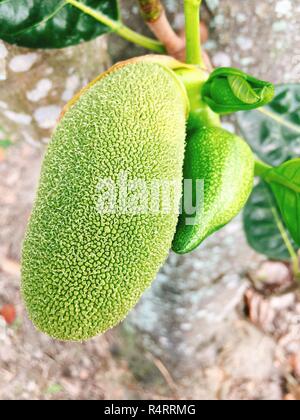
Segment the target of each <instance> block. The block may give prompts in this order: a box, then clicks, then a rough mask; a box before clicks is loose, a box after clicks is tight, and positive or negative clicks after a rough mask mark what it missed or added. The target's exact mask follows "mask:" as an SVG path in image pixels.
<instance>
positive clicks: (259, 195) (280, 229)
mask: <svg viewBox="0 0 300 420" xmlns="http://www.w3.org/2000/svg"><path fill="white" fill-rule="evenodd" d="M243 220H244V229H245V233H246V236H247V240H248V243H249V245H250V246H251V247H252V248H253V249H255V250H256V251H257V252H258V253H260V254H264V255H266V256H267V257H269V258H271V259H274V260H283V261H288V260H290V253H289V251H288V248H287V245H286V242H285V240H284V237H285V235H286V239H287V240H288V241H289V242H290V245H291V246H292V247H293V248H294V249H297V246H296V245H295V244H294V243H293V241H292V239H291V238H290V236H289V234H288V233H287V231H286V229H285V226H284V223H283V221H282V219H281V216H280V213H279V211H278V208H277V206H276V203H275V201H274V197H273V194H272V193H271V191H270V189H269V187H268V186H267V185H266V184H265V183H264V182H262V181H261V182H260V183H259V184H258V185H257V186H256V187H255V188H254V189H253V192H252V194H251V196H250V199H249V201H248V203H247V206H246V207H245V209H244V213H243Z"/></svg>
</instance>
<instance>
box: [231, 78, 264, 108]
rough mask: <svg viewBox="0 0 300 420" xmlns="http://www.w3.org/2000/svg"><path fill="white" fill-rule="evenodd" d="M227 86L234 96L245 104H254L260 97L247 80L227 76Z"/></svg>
mask: <svg viewBox="0 0 300 420" xmlns="http://www.w3.org/2000/svg"><path fill="white" fill-rule="evenodd" d="M228 83H229V86H230V88H231V90H232V92H233V93H234V95H235V96H236V97H237V98H238V99H239V100H240V101H242V102H244V103H246V104H255V103H257V102H258V101H259V99H260V97H259V95H257V94H256V93H255V91H254V90H253V89H252V87H251V86H250V85H249V83H248V82H247V80H245V79H244V78H243V77H240V76H228Z"/></svg>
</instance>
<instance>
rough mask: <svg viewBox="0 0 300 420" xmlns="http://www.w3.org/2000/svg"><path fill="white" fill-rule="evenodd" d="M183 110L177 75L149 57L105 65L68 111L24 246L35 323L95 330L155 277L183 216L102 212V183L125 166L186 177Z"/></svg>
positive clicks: (51, 331)
mask: <svg viewBox="0 0 300 420" xmlns="http://www.w3.org/2000/svg"><path fill="white" fill-rule="evenodd" d="M185 113H186V103H185V100H184V98H183V95H182V90H181V89H180V87H179V85H178V81H177V80H176V79H175V78H174V77H173V76H172V75H171V73H170V72H169V71H166V69H164V68H163V67H162V66H160V65H158V64H154V63H143V62H139V63H133V64H127V65H125V66H124V67H122V68H120V69H117V70H116V71H114V72H112V73H110V74H108V75H107V76H106V77H104V78H103V79H102V80H100V81H99V82H97V83H96V84H95V85H93V86H91V88H90V89H88V90H87V91H85V92H83V93H82V95H81V96H80V97H79V99H78V101H77V102H76V103H75V105H73V106H72V107H71V109H69V110H68V111H67V112H66V114H65V116H64V118H63V119H62V121H61V122H60V123H59V125H58V127H57V129H56V131H55V133H54V136H53V139H52V141H51V143H50V145H49V148H48V151H47V154H46V157H45V160H44V164H43V168H42V174H41V180H40V185H39V190H38V195H37V199H36V202H35V205H34V209H33V213H32V216H31V219H30V223H29V226H28V230H27V234H26V238H25V242H24V246H23V263H22V293H23V296H24V299H25V302H26V306H27V309H28V312H29V316H30V318H31V320H32V321H33V323H34V324H35V326H36V327H37V328H38V329H39V330H41V331H43V332H45V333H47V334H48V335H50V336H51V337H54V338H57V339H61V340H79V341H81V340H86V339H89V338H91V337H93V336H95V335H97V334H99V333H102V332H104V331H106V330H107V329H109V328H111V327H113V326H115V325H116V324H118V323H119V322H120V321H121V320H122V319H123V318H124V317H125V316H126V314H127V313H128V311H130V310H131V309H132V308H133V306H134V305H135V304H136V303H137V301H138V300H139V298H140V296H141V294H142V293H143V291H144V290H145V289H146V288H147V287H148V286H149V285H150V284H151V281H152V280H153V279H154V277H155V275H156V273H157V271H158V269H159V267H160V266H161V264H162V263H163V262H164V260H165V258H166V256H167V254H168V250H169V248H170V246H171V242H172V238H173V236H174V232H175V228H176V223H177V219H178V215H176V213H174V212H170V213H167V214H166V213H164V212H163V211H162V210H161V211H159V212H158V213H157V214H155V213H150V214H149V213H147V214H135V215H134V214H99V212H98V210H97V200H98V192H97V185H98V183H99V180H100V179H107V178H109V179H112V180H114V181H117V179H118V175H119V173H120V172H121V171H127V172H128V181H130V180H133V179H142V180H145V181H146V182H147V185H148V183H151V181H152V180H161V179H163V180H177V181H181V179H182V165H183V159H184V140H185ZM180 184H181V182H179V186H178V191H177V193H178V196H179V198H180V193H181V191H180ZM178 201H179V199H178ZM178 204H179V203H178Z"/></svg>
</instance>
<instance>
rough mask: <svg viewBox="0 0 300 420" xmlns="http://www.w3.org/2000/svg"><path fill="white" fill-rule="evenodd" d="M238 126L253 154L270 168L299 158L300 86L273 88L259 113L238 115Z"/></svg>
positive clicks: (250, 112)
mask: <svg viewBox="0 0 300 420" xmlns="http://www.w3.org/2000/svg"><path fill="white" fill-rule="evenodd" d="M237 121H238V125H239V127H240V129H241V131H242V134H243V137H244V138H245V139H246V140H247V141H248V143H249V144H250V145H251V147H252V149H253V150H254V152H255V153H256V155H257V156H258V157H259V158H260V159H261V160H263V161H264V162H266V163H268V164H269V165H272V166H278V165H280V164H282V163H283V162H285V161H287V160H289V159H293V158H296V157H299V156H300V84H292V85H291V84H290V85H280V86H277V87H276V90H275V98H274V99H273V101H272V102H271V103H270V104H269V105H268V106H266V107H264V108H263V109H261V110H256V111H247V112H240V113H238V114H237Z"/></svg>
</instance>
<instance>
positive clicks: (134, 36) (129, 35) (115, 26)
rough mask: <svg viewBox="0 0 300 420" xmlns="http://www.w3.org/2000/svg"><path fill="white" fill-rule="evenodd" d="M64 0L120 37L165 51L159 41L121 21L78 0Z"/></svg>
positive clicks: (158, 50) (147, 47) (145, 46)
mask: <svg viewBox="0 0 300 420" xmlns="http://www.w3.org/2000/svg"><path fill="white" fill-rule="evenodd" d="M65 1H66V3H69V4H71V5H72V6H73V7H76V8H77V9H79V10H81V11H82V12H83V13H85V14H87V15H89V16H91V17H93V18H94V19H95V20H97V21H98V22H100V23H102V24H103V25H106V26H107V27H109V28H110V29H111V30H112V31H113V32H115V33H116V34H117V35H119V36H121V37H122V38H124V39H126V40H127V41H129V42H133V43H134V44H137V45H140V46H141V47H144V48H146V49H148V50H150V51H154V52H156V53H165V52H166V49H165V47H164V45H163V44H162V43H161V42H159V41H156V40H154V39H151V38H148V37H147V36H144V35H140V34H139V33H137V32H135V31H133V30H132V29H130V28H128V27H127V26H126V25H124V24H123V23H122V22H121V21H116V20H113V19H111V18H110V17H108V16H106V15H104V14H103V13H101V12H99V11H97V10H94V9H92V8H91V7H89V6H86V5H85V4H83V3H81V2H80V1H77V0H65Z"/></svg>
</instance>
